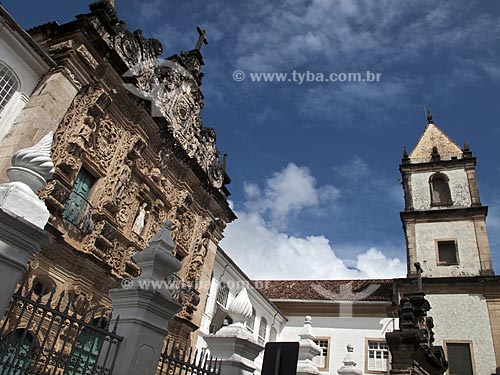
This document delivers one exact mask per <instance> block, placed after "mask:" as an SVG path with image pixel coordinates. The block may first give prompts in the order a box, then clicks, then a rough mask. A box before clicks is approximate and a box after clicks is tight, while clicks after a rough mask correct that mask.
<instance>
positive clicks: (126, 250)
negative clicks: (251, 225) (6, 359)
mask: <svg viewBox="0 0 500 375" xmlns="http://www.w3.org/2000/svg"><path fill="white" fill-rule="evenodd" d="M0 15H1V19H0V21H1V28H2V34H1V38H0V41H1V44H0V47H1V48H2V55H1V57H0V75H1V76H0V79H1V80H0V82H1V83H2V87H1V89H0V95H1V96H0V100H1V101H0V116H1V117H0V174H1V177H0V178H1V179H2V182H3V181H5V171H6V169H7V168H8V166H9V160H10V157H11V155H12V154H13V153H14V151H16V150H18V149H21V148H24V147H27V146H31V145H33V144H34V143H36V142H37V141H38V140H40V139H41V138H42V137H43V136H44V135H46V134H47V133H49V132H53V139H54V142H53V146H52V158H53V160H54V163H55V167H56V168H55V175H54V178H53V179H52V180H51V181H50V182H49V184H48V186H47V187H46V188H45V189H44V190H42V191H41V192H40V193H39V196H40V198H41V199H42V200H43V201H44V202H45V204H46V206H47V207H48V209H49V210H50V213H51V217H50V221H49V224H48V225H47V227H46V230H47V231H48V232H50V233H51V235H52V238H53V240H52V244H51V245H50V246H48V247H47V248H45V249H44V250H43V251H42V252H41V253H39V254H38V255H36V256H35V257H33V258H32V259H31V261H30V268H29V271H28V273H27V275H26V278H27V280H28V286H27V287H28V288H33V290H34V292H35V293H36V294H38V295H40V296H42V297H43V296H45V295H47V294H48V293H50V292H51V291H55V292H56V293H58V294H59V293H61V292H63V291H64V292H65V295H67V296H68V298H69V297H70V296H77V297H79V298H84V299H86V300H87V301H88V302H89V303H90V304H91V305H92V306H98V307H102V308H104V309H108V310H109V309H110V305H111V304H110V299H109V296H108V291H109V290H110V289H112V288H117V287H119V286H120V284H121V283H122V281H123V280H127V279H130V278H132V277H134V276H137V275H138V273H139V271H140V270H139V269H138V267H137V265H136V264H135V263H134V262H133V260H132V259H131V256H132V254H134V253H135V252H137V251H141V250H143V249H145V248H146V247H147V245H148V242H149V240H150V239H151V238H152V237H153V235H154V234H155V233H157V232H158V231H159V229H160V228H161V227H162V225H163V224H164V223H165V221H167V220H168V221H170V222H171V223H172V237H173V239H174V241H175V248H174V253H175V256H176V257H177V258H178V259H179V260H180V261H181V262H182V268H181V270H180V271H179V272H178V273H177V274H176V275H175V277H174V279H173V280H172V284H173V285H174V288H173V291H174V293H175V296H176V298H177V299H178V300H179V301H180V302H181V303H182V310H181V311H180V312H179V313H178V314H177V316H176V317H175V319H174V320H172V321H171V322H170V324H169V327H168V331H169V336H171V337H173V338H175V339H176V340H179V341H180V342H181V343H183V344H184V345H188V346H192V347H193V346H197V345H198V346H199V347H200V348H203V347H204V345H205V340H204V337H206V336H208V335H210V334H212V333H213V332H215V331H216V330H217V329H218V328H219V327H220V326H221V325H223V324H225V322H224V321H225V320H226V319H227V318H228V317H227V305H228V304H229V303H230V301H231V299H234V298H235V296H236V295H237V294H238V293H239V291H240V290H241V288H242V286H243V285H246V287H247V288H249V289H250V290H249V296H250V300H251V301H252V303H253V305H254V315H253V318H252V320H251V321H250V322H247V328H248V329H249V330H250V331H251V332H252V334H253V336H254V338H255V340H256V341H258V342H260V343H265V342H267V341H296V340H297V335H298V334H299V331H300V329H301V327H302V326H303V323H304V318H305V316H311V317H312V332H313V334H314V336H316V342H317V344H318V345H319V346H320V348H321V354H320V355H319V356H318V357H317V358H316V359H315V364H316V366H317V367H318V368H319V371H320V372H321V373H324V374H336V373H337V369H339V368H340V367H341V366H342V357H343V355H344V354H345V348H346V347H349V348H350V349H348V350H349V353H351V354H350V355H351V358H354V360H355V362H356V363H357V366H358V369H359V370H360V371H361V372H362V373H365V374H373V373H380V374H384V373H388V372H389V371H390V361H391V356H390V353H389V348H388V345H387V343H386V341H385V335H386V334H387V333H388V332H392V331H394V330H396V329H397V328H398V321H399V319H398V312H397V311H396V309H395V306H396V305H397V303H398V301H399V300H400V298H401V297H402V296H403V295H404V294H406V293H410V292H412V291H414V290H416V288H417V279H418V277H417V276H418V275H417V272H416V268H415V263H419V264H420V268H421V270H422V272H423V274H422V290H423V291H424V292H425V293H426V298H427V299H428V300H429V301H430V304H431V307H432V310H431V311H430V315H431V316H432V317H433V318H434V323H435V329H434V331H435V343H436V345H441V346H443V348H444V351H445V353H446V355H447V358H448V360H449V365H450V369H449V371H448V373H449V375H454V374H460V373H461V372H460V371H463V373H466V374H474V375H489V374H493V373H495V372H496V373H499V371H500V278H499V277H497V276H494V272H493V269H492V264H491V257H490V249H489V244H488V236H487V233H486V225H485V221H486V215H487V207H485V206H483V205H482V203H481V200H480V197H479V191H478V186H477V180H476V174H475V166H476V159H475V158H474V156H473V155H472V153H471V151H470V149H469V147H468V146H467V145H465V146H464V147H463V148H461V147H459V146H458V145H457V144H456V143H455V142H453V141H452V140H451V139H450V138H449V137H448V136H447V135H446V134H445V133H444V132H443V131H442V130H440V129H439V128H438V127H437V126H436V125H435V124H434V121H433V119H432V116H429V118H428V125H427V128H426V130H425V132H424V134H423V135H422V137H421V139H420V140H419V141H418V144H417V146H416V147H415V148H414V149H413V150H412V152H410V153H408V152H406V151H405V152H404V155H403V160H402V163H401V165H400V171H401V174H402V181H403V189H404V193H405V209H404V211H403V212H402V213H401V220H402V223H403V229H404V234H405V237H406V242H407V249H406V253H407V263H408V275H407V278H402V279H396V280H363V281H359V280H342V281H339V280H328V281H325V280H322V281H301V280H289V281H260V282H255V283H254V286H251V285H252V283H251V282H250V280H249V279H248V277H247V276H246V275H245V274H244V270H241V269H239V268H238V266H237V265H236V264H235V263H234V261H232V260H231V258H230V257H229V256H228V255H227V254H226V253H224V251H222V250H221V249H219V248H218V243H219V241H220V240H221V239H222V237H223V231H224V228H225V227H226V225H227V224H229V223H230V222H231V221H233V220H235V219H236V217H235V215H234V213H233V212H232V211H231V209H230V207H229V205H228V202H227V198H228V196H229V191H228V189H227V187H226V185H227V184H228V183H229V182H230V178H229V177H228V175H227V173H226V168H225V157H224V156H223V155H222V154H221V152H220V151H219V150H218V149H217V146H216V135H215V131H214V130H213V129H212V128H209V127H207V126H205V125H204V124H203V122H202V119H201V115H200V111H201V109H202V108H203V94H202V92H201V90H200V86H201V84H202V79H203V73H202V72H201V67H202V65H203V56H202V54H201V51H200V50H201V47H202V45H203V44H204V43H205V42H206V39H205V33H204V31H203V30H201V29H199V34H200V35H199V39H198V42H197V43H196V47H195V48H194V49H193V50H190V51H187V52H182V53H180V54H178V55H173V56H171V57H169V58H167V59H164V60H161V61H159V60H158V57H159V56H160V55H161V54H162V52H163V50H162V45H161V43H160V42H159V41H157V40H155V39H148V38H145V37H144V36H143V35H142V33H141V31H140V30H137V31H135V32H132V31H130V30H129V29H128V28H127V26H126V24H125V22H124V21H122V20H120V19H119V18H118V16H117V14H116V10H115V8H114V5H113V2H111V1H106V0H101V1H97V2H95V3H93V4H91V5H90V13H88V14H83V15H79V16H77V18H76V20H74V21H72V22H69V23H66V24H63V25H59V24H57V23H48V24H45V25H42V26H39V27H36V28H34V29H31V30H29V34H28V33H26V32H25V31H24V30H23V29H22V28H21V27H19V25H18V24H17V23H16V22H15V20H14V19H13V18H12V17H11V16H10V15H9V14H8V12H7V11H6V10H5V9H3V8H1V7H0ZM194 37H196V36H194ZM4 51H5V53H4ZM20 67H22V68H20ZM228 250H230V249H228ZM230 286H231V287H230ZM229 318H230V317H229ZM226 323H227V322H226ZM261 360H262V358H261V357H260V358H259V359H258V361H261Z"/></svg>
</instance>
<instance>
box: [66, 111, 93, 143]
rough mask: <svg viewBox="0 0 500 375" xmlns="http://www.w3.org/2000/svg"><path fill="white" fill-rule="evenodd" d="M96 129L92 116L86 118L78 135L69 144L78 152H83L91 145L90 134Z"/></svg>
mask: <svg viewBox="0 0 500 375" xmlns="http://www.w3.org/2000/svg"><path fill="white" fill-rule="evenodd" d="M96 128H97V122H96V121H95V119H94V118H93V117H92V116H86V117H85V119H84V120H83V123H82V126H81V128H80V129H79V131H78V133H77V134H76V135H75V136H74V137H73V139H72V140H71V141H70V144H71V145H73V147H75V148H79V149H80V150H85V149H86V148H87V147H88V146H89V145H90V143H91V140H92V134H94V132H95V130H96Z"/></svg>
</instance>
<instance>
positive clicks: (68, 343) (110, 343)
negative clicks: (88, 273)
mask: <svg viewBox="0 0 500 375" xmlns="http://www.w3.org/2000/svg"><path fill="white" fill-rule="evenodd" d="M23 289H24V286H21V287H20V288H19V289H18V290H17V291H16V293H14V295H13V296H12V300H11V302H10V305H9V307H8V309H7V311H6V313H5V316H4V317H3V321H2V324H1V327H0V375H49V374H50V375H94V374H95V375H101V374H107V375H111V374H112V372H113V366H114V363H115V360H116V355H117V353H118V349H119V347H120V343H121V341H122V337H120V336H118V335H117V334H116V328H117V324H118V320H116V323H115V324H114V327H113V328H112V329H111V328H110V318H111V317H110V313H109V311H107V310H106V309H103V308H97V307H93V308H92V307H90V306H89V303H88V302H87V301H86V300H85V299H84V298H78V297H75V296H72V295H65V294H64V293H61V294H60V295H59V296H58V297H57V298H54V292H53V291H52V292H51V293H50V294H47V295H45V296H44V297H42V295H39V296H38V297H37V298H36V299H33V297H34V296H35V295H36V293H35V292H34V290H33V288H32V289H31V290H29V291H28V292H27V293H25V294H23V293H22V291H23ZM41 294H43V293H41ZM120 375H121V374H120Z"/></svg>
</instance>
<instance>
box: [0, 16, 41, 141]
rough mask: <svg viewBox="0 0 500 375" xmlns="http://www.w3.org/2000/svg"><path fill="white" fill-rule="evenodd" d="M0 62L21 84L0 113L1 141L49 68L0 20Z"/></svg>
mask: <svg viewBox="0 0 500 375" xmlns="http://www.w3.org/2000/svg"><path fill="white" fill-rule="evenodd" d="M0 60H1V61H2V62H3V63H5V64H7V65H8V66H9V67H10V68H11V69H12V70H13V71H14V72H15V74H16V75H17V77H18V79H19V81H20V84H21V87H20V89H19V91H18V92H17V93H16V94H15V95H14V97H13V98H12V99H11V101H10V102H9V104H8V105H7V106H6V107H5V109H4V111H2V113H0V141H1V140H2V139H3V138H4V137H5V135H6V134H7V133H8V132H9V130H10V128H11V126H12V124H13V123H14V120H15V119H16V117H17V115H18V114H19V113H20V112H21V110H22V109H23V108H24V106H25V104H26V103H27V101H28V99H29V96H30V95H31V93H32V92H33V90H34V89H35V87H36V86H37V84H38V82H39V81H40V79H41V78H42V76H43V75H44V74H45V73H46V72H47V71H48V70H49V66H48V64H46V63H45V62H44V61H43V60H42V59H41V57H39V56H38V55H37V53H36V52H35V51H33V49H32V48H31V47H30V46H29V45H27V43H26V41H25V40H24V39H23V38H22V37H21V36H20V35H19V34H17V33H16V32H14V31H12V29H11V28H10V27H9V26H7V25H6V24H5V23H4V22H3V20H2V19H1V18H0Z"/></svg>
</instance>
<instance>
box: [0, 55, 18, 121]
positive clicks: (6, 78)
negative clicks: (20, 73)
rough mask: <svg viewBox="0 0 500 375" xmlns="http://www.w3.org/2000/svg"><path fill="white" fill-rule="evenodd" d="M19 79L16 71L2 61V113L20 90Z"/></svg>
mask: <svg viewBox="0 0 500 375" xmlns="http://www.w3.org/2000/svg"><path fill="white" fill-rule="evenodd" d="M19 86H20V85H19V80H18V79H17V76H16V74H15V73H14V71H13V70H12V69H11V68H9V66H8V65H7V64H5V63H3V62H2V61H0V114H1V113H2V111H3V110H4V109H5V107H6V106H7V104H8V103H9V101H10V100H11V99H12V97H13V96H14V94H15V93H16V91H18V90H19Z"/></svg>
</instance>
